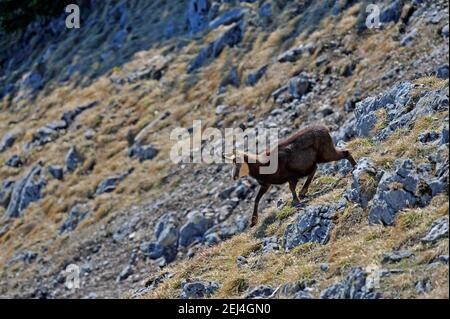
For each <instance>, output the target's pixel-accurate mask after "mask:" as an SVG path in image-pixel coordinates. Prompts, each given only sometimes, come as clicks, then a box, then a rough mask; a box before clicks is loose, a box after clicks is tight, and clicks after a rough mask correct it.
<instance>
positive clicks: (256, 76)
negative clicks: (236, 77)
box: [245, 64, 269, 86]
mask: <svg viewBox="0 0 450 319" xmlns="http://www.w3.org/2000/svg"><path fill="white" fill-rule="evenodd" d="M268 67H269V65H268V64H266V65H263V66H262V67H260V68H259V69H258V70H256V71H255V72H254V73H250V74H249V75H247V80H246V81H245V83H246V84H247V85H249V86H254V85H255V84H256V83H258V82H259V80H261V78H262V77H263V76H264V75H265V74H266V72H267V69H268Z"/></svg>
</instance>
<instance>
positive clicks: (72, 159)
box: [65, 146, 83, 173]
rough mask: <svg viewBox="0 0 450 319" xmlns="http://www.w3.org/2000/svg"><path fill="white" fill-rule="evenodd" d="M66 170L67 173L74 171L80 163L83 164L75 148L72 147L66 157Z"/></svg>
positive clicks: (81, 157)
mask: <svg viewBox="0 0 450 319" xmlns="http://www.w3.org/2000/svg"><path fill="white" fill-rule="evenodd" d="M65 162H66V170H67V171H68V172H69V173H72V172H73V171H75V170H76V169H77V167H78V165H79V164H80V163H82V162H83V156H82V155H81V154H80V153H79V152H78V150H77V148H76V147H75V146H72V147H71V148H70V149H69V151H68V152H67V155H66V160H65Z"/></svg>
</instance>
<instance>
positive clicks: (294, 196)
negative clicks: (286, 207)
mask: <svg viewBox="0 0 450 319" xmlns="http://www.w3.org/2000/svg"><path fill="white" fill-rule="evenodd" d="M297 183H298V179H293V180H290V181H289V189H290V190H291V193H292V204H298V203H299V202H300V200H299V199H298V197H297V193H296V192H295V188H296V187H297Z"/></svg>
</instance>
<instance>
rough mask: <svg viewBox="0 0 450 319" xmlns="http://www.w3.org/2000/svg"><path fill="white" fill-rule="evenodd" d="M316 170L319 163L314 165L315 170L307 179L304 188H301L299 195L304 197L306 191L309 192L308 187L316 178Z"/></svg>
mask: <svg viewBox="0 0 450 319" xmlns="http://www.w3.org/2000/svg"><path fill="white" fill-rule="evenodd" d="M316 170H317V165H316V166H314V169H313V171H312V172H311V173H310V174H309V175H308V178H307V179H306V182H305V184H304V185H303V187H302V189H301V190H300V193H298V196H300V197H304V196H305V195H306V193H307V192H308V187H309V185H310V184H311V182H312V180H313V178H314V174H316Z"/></svg>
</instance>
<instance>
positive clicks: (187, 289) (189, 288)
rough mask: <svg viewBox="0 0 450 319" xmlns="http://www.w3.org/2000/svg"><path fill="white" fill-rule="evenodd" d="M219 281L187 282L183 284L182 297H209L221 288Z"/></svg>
mask: <svg viewBox="0 0 450 319" xmlns="http://www.w3.org/2000/svg"><path fill="white" fill-rule="evenodd" d="M219 287H220V286H219V284H218V283H217V282H202V281H195V282H187V283H185V284H183V292H182V293H181V296H180V298H181V299H200V298H205V297H209V296H211V295H212V294H214V293H215V292H216V291H217V290H218V289H219Z"/></svg>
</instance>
